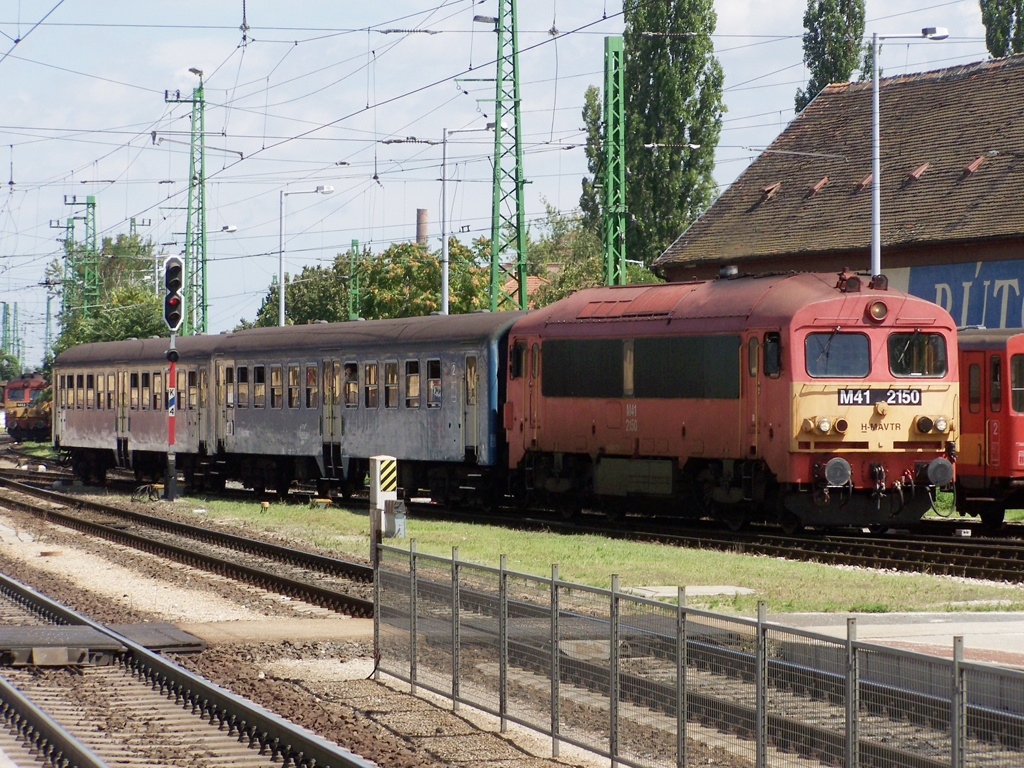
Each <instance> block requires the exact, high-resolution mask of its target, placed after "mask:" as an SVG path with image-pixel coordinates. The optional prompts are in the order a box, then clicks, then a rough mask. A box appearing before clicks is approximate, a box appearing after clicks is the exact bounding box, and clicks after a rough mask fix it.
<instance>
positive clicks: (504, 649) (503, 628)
mask: <svg viewBox="0 0 1024 768" xmlns="http://www.w3.org/2000/svg"><path fill="white" fill-rule="evenodd" d="M507 566H508V558H507V557H506V556H505V555H502V556H501V565H500V567H499V570H498V603H499V606H500V607H499V613H498V656H499V657H500V659H499V663H498V714H499V715H501V732H502V733H507V732H508V717H507V715H508V574H507V573H506V570H505V569H506V567H507Z"/></svg>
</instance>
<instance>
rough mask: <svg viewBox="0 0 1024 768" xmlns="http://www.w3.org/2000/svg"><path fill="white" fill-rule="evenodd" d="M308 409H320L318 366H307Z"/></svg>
mask: <svg viewBox="0 0 1024 768" xmlns="http://www.w3.org/2000/svg"><path fill="white" fill-rule="evenodd" d="M306 407H307V408H319V407H320V390H319V389H318V388H317V370H316V365H307V366H306Z"/></svg>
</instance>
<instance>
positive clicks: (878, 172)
mask: <svg viewBox="0 0 1024 768" xmlns="http://www.w3.org/2000/svg"><path fill="white" fill-rule="evenodd" d="M947 37H949V30H947V29H946V28H945V27H925V28H924V29H922V30H921V33H920V34H918V35H912V34H907V35H896V34H894V35H880V34H878V33H877V32H874V33H872V35H871V121H872V124H871V125H872V127H871V130H872V133H871V276H872V277H875V276H876V275H880V274H882V192H881V190H882V169H881V165H882V163H881V143H882V142H881V137H880V128H879V114H878V41H879V40H894V39H895V40H899V39H903V40H916V39H920V38H924V39H925V40H945V39H946V38H947Z"/></svg>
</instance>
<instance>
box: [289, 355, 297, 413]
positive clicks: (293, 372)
mask: <svg viewBox="0 0 1024 768" xmlns="http://www.w3.org/2000/svg"><path fill="white" fill-rule="evenodd" d="M288 407H289V408H298V407H299V366H297V365H289V366H288Z"/></svg>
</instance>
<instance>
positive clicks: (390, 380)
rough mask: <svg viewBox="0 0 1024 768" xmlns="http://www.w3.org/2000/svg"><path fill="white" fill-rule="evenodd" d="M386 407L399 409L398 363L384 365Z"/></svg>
mask: <svg viewBox="0 0 1024 768" xmlns="http://www.w3.org/2000/svg"><path fill="white" fill-rule="evenodd" d="M384 407H385V408H397V407H398V363H384Z"/></svg>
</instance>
